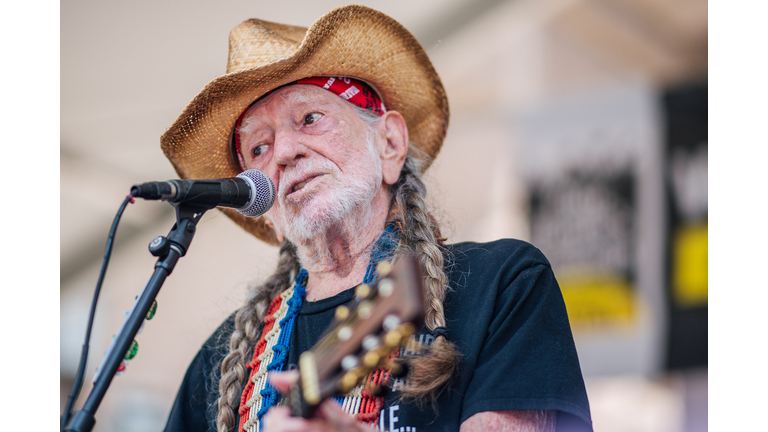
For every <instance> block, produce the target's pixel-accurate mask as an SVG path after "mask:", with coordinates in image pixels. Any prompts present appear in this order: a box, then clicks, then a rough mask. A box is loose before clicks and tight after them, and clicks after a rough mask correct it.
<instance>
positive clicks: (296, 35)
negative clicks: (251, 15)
mask: <svg viewBox="0 0 768 432" xmlns="http://www.w3.org/2000/svg"><path fill="white" fill-rule="evenodd" d="M306 33H307V28H306V27H300V26H292V25H287V24H279V23H273V22H269V21H262V20H259V19H249V20H247V21H244V22H242V23H240V24H239V25H238V26H237V27H235V28H234V29H232V31H231V32H230V33H229V59H228V60H227V73H228V74H229V73H232V72H240V71H243V70H246V69H251V68H255V67H261V66H266V65H268V64H271V63H274V62H276V61H278V60H282V59H284V58H287V57H290V56H291V55H293V54H294V53H295V52H296V50H297V49H298V48H299V45H301V41H302V40H303V39H304V36H305V35H306Z"/></svg>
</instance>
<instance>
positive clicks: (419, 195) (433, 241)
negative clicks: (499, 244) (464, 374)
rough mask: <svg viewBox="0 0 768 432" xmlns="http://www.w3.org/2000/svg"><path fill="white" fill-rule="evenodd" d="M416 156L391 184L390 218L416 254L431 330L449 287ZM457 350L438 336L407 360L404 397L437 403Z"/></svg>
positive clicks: (440, 319)
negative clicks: (422, 277)
mask: <svg viewBox="0 0 768 432" xmlns="http://www.w3.org/2000/svg"><path fill="white" fill-rule="evenodd" d="M416 163H417V159H416V158H415V157H414V156H413V155H410V154H409V156H408V157H407V158H406V162H405V165H404V166H403V169H402V171H401V173H400V179H399V180H398V181H397V183H395V184H394V185H393V193H392V195H393V196H392V205H391V209H390V215H389V220H390V221H391V222H394V223H396V224H397V225H398V228H400V231H401V233H402V236H403V237H402V242H401V248H404V249H407V250H410V251H412V252H414V253H416V255H417V256H418V257H419V260H420V262H421V264H422V267H423V269H424V283H425V289H426V291H427V293H426V294H427V310H426V319H425V322H426V325H427V327H428V328H429V329H430V330H434V329H435V328H437V327H443V326H445V315H444V311H443V301H444V300H445V292H446V290H447V289H448V277H447V276H446V274H445V271H444V270H443V267H444V264H445V262H444V258H443V250H442V242H443V241H444V239H443V238H442V234H441V233H440V227H439V226H438V224H437V221H436V220H435V218H434V217H432V215H430V214H429V212H428V211H427V203H426V200H425V197H426V186H425V185H424V182H423V181H422V179H421V178H420V176H419V175H418V170H417V165H416ZM458 356H459V352H458V350H457V349H456V347H455V345H454V344H452V343H451V342H449V341H448V340H447V339H446V338H445V337H444V336H438V337H437V338H436V339H435V341H434V343H433V344H432V346H431V348H430V350H429V352H427V353H426V354H425V355H423V356H421V357H416V358H413V359H411V360H409V363H410V366H411V373H410V375H409V376H408V384H407V385H406V387H405V389H404V390H403V393H402V394H403V398H405V399H412V400H414V401H415V402H416V403H417V404H420V405H423V404H424V403H426V402H431V403H432V405H433V406H435V404H436V398H437V394H438V392H439V391H440V390H441V389H442V388H443V387H444V386H445V385H446V384H447V383H448V381H449V380H450V378H451V376H452V375H453V373H454V371H455V369H456V364H457V360H458Z"/></svg>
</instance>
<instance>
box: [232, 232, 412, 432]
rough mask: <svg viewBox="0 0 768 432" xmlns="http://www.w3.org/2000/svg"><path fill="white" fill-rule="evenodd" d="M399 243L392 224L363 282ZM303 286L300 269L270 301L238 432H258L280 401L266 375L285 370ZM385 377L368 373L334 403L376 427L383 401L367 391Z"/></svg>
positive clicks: (379, 372) (304, 274)
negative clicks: (288, 286) (271, 409)
mask: <svg viewBox="0 0 768 432" xmlns="http://www.w3.org/2000/svg"><path fill="white" fill-rule="evenodd" d="M399 240H400V231H398V230H397V228H395V227H394V225H389V226H387V229H386V230H384V233H383V234H382V235H381V237H379V239H378V240H377V241H376V243H375V244H374V246H373V250H372V251H371V259H370V261H369V263H368V268H367V269H366V272H365V278H364V279H363V283H371V282H373V281H375V280H376V279H377V277H378V275H377V274H376V265H377V264H378V263H379V262H381V261H383V260H389V259H390V258H391V257H392V254H393V253H394V252H395V250H396V249H397V243H398V241H399ZM306 285H307V271H306V270H304V269H303V268H302V269H301V271H300V272H299V274H298V276H296V279H295V281H294V283H293V286H292V287H290V288H288V289H287V290H285V291H283V292H282V293H281V294H280V295H278V296H277V297H276V298H275V299H274V300H272V302H271V303H270V305H269V308H268V309H267V314H266V317H265V318H264V329H263V330H262V332H261V338H259V341H258V343H257V344H256V348H255V350H254V353H253V359H252V360H251V361H250V362H249V363H248V364H247V366H248V367H249V368H250V370H251V375H250V378H249V379H248V384H246V386H245V389H244V390H243V396H242V399H241V400H240V409H239V411H238V412H239V414H240V425H239V429H238V431H240V432H259V431H260V430H261V419H262V417H264V414H266V412H267V410H269V408H270V407H272V406H274V405H275V404H277V402H278V400H279V397H280V395H279V393H278V391H277V389H275V388H274V387H273V386H272V385H271V384H269V382H268V381H267V376H268V375H269V373H270V372H272V371H281V370H283V368H284V367H285V362H286V359H287V358H288V349H289V346H290V340H291V333H292V331H293V324H294V322H295V320H296V316H297V315H298V313H299V310H300V309H301V305H302V303H303V300H304V294H305V291H306ZM388 378H389V371H386V370H381V369H379V370H376V371H374V372H371V374H370V375H368V377H367V378H366V379H365V382H364V383H363V384H361V385H359V386H357V387H355V388H354V389H353V390H352V391H351V392H349V393H348V394H346V395H344V396H340V397H336V398H334V400H336V401H337V402H338V403H339V404H340V405H341V407H342V408H343V409H344V410H345V411H346V412H347V413H349V414H351V415H354V416H355V418H357V419H358V420H359V421H362V422H366V423H369V424H375V423H376V421H378V418H379V411H380V410H381V407H382V405H383V404H384V400H383V398H381V397H376V396H373V395H372V394H371V393H370V392H369V391H368V390H367V388H370V386H371V385H372V384H375V385H379V386H381V385H383V384H384V383H386V381H387V379H388ZM366 387H367V388H366Z"/></svg>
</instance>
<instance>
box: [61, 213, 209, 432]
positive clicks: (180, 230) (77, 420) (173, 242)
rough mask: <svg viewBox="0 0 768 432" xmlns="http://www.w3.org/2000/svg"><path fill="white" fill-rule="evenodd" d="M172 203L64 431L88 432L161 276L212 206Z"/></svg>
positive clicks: (185, 247)
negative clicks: (150, 260) (141, 280)
mask: <svg viewBox="0 0 768 432" xmlns="http://www.w3.org/2000/svg"><path fill="white" fill-rule="evenodd" d="M172 205H173V206H174V207H176V223H175V224H174V225H173V228H171V231H170V232H169V233H168V236H167V237H162V236H161V237H157V238H155V239H154V240H152V242H151V243H150V244H149V251H150V253H152V255H154V256H156V257H158V260H157V262H156V263H155V272H154V273H153V274H152V277H151V278H150V279H149V281H148V282H147V284H146V285H145V286H144V289H143V290H142V291H141V293H140V294H139V296H138V297H137V299H136V301H135V302H134V304H133V307H132V308H131V311H130V315H129V316H128V318H126V320H125V321H124V322H123V325H122V326H121V327H120V329H119V330H118V331H117V334H115V337H114V338H113V339H112V344H111V345H110V347H109V349H108V350H107V353H106V354H105V355H104V360H102V362H101V365H100V366H99V368H98V369H97V371H96V377H95V378H94V382H93V388H92V389H91V393H90V394H89V395H88V399H86V401H85V404H84V405H83V408H82V409H81V410H79V411H76V412H75V413H74V414H73V415H72V417H71V418H70V419H69V421H68V422H67V424H66V426H65V427H64V431H65V432H90V431H91V430H92V429H93V426H94V425H95V424H96V419H95V414H96V410H97V409H98V408H99V405H100V404H101V401H102V399H103V398H104V394H105V393H106V392H107V389H108V388H109V385H110V384H111V383H112V378H114V376H115V373H116V372H117V369H118V368H119V367H120V363H121V362H122V361H123V358H124V357H125V353H126V352H127V351H128V348H130V346H131V342H133V338H134V337H135V336H136V333H137V332H138V331H139V327H141V324H142V323H143V322H144V318H145V317H146V316H147V312H148V311H149V309H150V308H151V307H152V303H154V301H155V297H157V293H158V292H159V291H160V288H161V287H162V285H163V282H165V278H166V277H167V276H168V275H169V274H171V272H172V271H173V268H174V267H175V266H176V262H177V261H178V260H179V258H180V257H183V256H184V255H186V253H187V250H188V249H189V245H190V243H192V237H193V236H194V235H195V231H196V227H197V222H198V221H199V220H200V218H201V217H202V216H203V214H204V213H205V212H206V211H207V210H210V209H211V208H213V206H208V205H192V204H188V203H175V204H172Z"/></svg>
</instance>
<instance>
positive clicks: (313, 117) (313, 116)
mask: <svg viewBox="0 0 768 432" xmlns="http://www.w3.org/2000/svg"><path fill="white" fill-rule="evenodd" d="M322 116H323V115H322V114H320V113H309V114H307V116H306V117H304V124H305V125H311V124H312V123H315V122H316V121H318V120H320V117H322Z"/></svg>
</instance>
